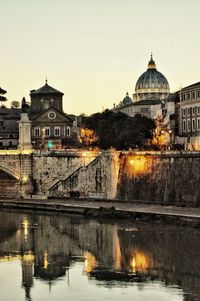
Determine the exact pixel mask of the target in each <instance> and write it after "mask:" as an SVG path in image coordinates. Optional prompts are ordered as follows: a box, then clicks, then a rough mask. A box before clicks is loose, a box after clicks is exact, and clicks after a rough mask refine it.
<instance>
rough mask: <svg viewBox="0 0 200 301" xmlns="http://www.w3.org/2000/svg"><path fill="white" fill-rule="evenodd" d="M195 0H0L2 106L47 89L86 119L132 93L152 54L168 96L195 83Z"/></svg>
mask: <svg viewBox="0 0 200 301" xmlns="http://www.w3.org/2000/svg"><path fill="white" fill-rule="evenodd" d="M199 12H200V1H199V0H190V1H189V0H168V1H166V0H165V1H163V0H34V1H33V0H0V37H1V48H0V49H1V50H0V86H1V87H2V88H3V89H5V90H6V91H7V95H6V96H7V98H8V104H7V105H8V106H9V103H10V102H11V101H13V100H18V101H21V99H22V97H23V96H25V97H26V100H27V101H30V96H29V93H30V90H33V89H38V88H40V87H41V86H43V85H44V84H45V78H46V77H47V79H48V84H49V85H50V86H52V87H54V88H56V89H58V90H59V91H62V92H63V93H64V98H63V105H64V111H65V112H66V113H69V114H81V113H85V114H88V115H89V114H92V113H95V112H101V111H102V110H103V109H106V108H112V106H113V104H114V103H115V104H118V103H119V102H120V101H121V100H122V99H123V97H124V96H125V94H126V92H129V95H132V94H133V93H134V89H135V84H136V81H137V79H138V77H139V76H140V75H141V74H142V73H143V72H145V71H146V69H147V64H148V61H149V59H150V54H151V52H152V53H153V57H154V60H155V62H156V65H157V69H158V70H159V71H160V72H162V73H163V74H164V75H165V77H166V78H167V79H168V82H169V84H170V88H171V91H172V92H173V91H176V90H178V89H180V87H184V86H187V85H189V84H192V83H195V82H198V81H200V39H199V32H200V18H199Z"/></svg>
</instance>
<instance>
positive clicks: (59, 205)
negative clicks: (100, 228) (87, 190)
mask: <svg viewBox="0 0 200 301" xmlns="http://www.w3.org/2000/svg"><path fill="white" fill-rule="evenodd" d="M4 208H5V209H12V208H13V209H18V210H32V211H47V212H52V211H53V212H57V213H73V214H82V215H84V216H86V217H90V218H109V219H110V218H113V219H122V218H134V219H141V220H144V221H154V222H160V221H164V222H169V223H178V224H182V225H185V224H188V223H189V224H192V225H193V226H195V227H198V228H200V208H187V207H175V206H160V205H148V204H138V203H129V202H124V203H120V202H115V201H112V202H111V201H100V200H89V199H87V200H86V199H84V200H80V199H79V200H77V199H63V200H57V199H49V200H30V199H27V200H25V199H19V200H0V209H4Z"/></svg>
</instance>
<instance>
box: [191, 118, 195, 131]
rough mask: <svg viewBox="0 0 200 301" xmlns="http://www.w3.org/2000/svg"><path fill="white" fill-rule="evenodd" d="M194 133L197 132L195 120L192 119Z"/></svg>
mask: <svg viewBox="0 0 200 301" xmlns="http://www.w3.org/2000/svg"><path fill="white" fill-rule="evenodd" d="M192 131H195V119H192Z"/></svg>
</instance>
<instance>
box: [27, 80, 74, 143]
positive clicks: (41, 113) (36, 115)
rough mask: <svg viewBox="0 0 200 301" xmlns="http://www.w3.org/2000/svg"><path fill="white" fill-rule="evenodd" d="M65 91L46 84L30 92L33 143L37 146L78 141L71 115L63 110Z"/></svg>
mask: <svg viewBox="0 0 200 301" xmlns="http://www.w3.org/2000/svg"><path fill="white" fill-rule="evenodd" d="M63 95H64V94H63V93H62V92H60V91H58V90H56V89H54V88H52V87H51V86H49V85H48V83H47V81H46V83H45V85H44V86H43V87H41V88H39V89H37V90H32V91H31V93H30V98H31V105H30V119H31V121H32V133H31V135H32V143H33V144H34V145H35V147H49V148H51V147H54V148H61V147H63V146H66V147H67V146H70V145H72V144H73V143H75V141H76V134H77V133H76V130H74V121H73V119H72V118H71V116H69V115H67V114H65V113H64V112H63Z"/></svg>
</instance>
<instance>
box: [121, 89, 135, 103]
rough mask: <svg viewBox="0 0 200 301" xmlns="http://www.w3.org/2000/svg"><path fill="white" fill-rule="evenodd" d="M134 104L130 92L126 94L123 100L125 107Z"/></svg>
mask: <svg viewBox="0 0 200 301" xmlns="http://www.w3.org/2000/svg"><path fill="white" fill-rule="evenodd" d="M132 102H133V100H132V98H130V96H129V94H128V92H127V93H126V96H125V97H124V99H123V100H122V103H123V105H129V104H131V103H132Z"/></svg>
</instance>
